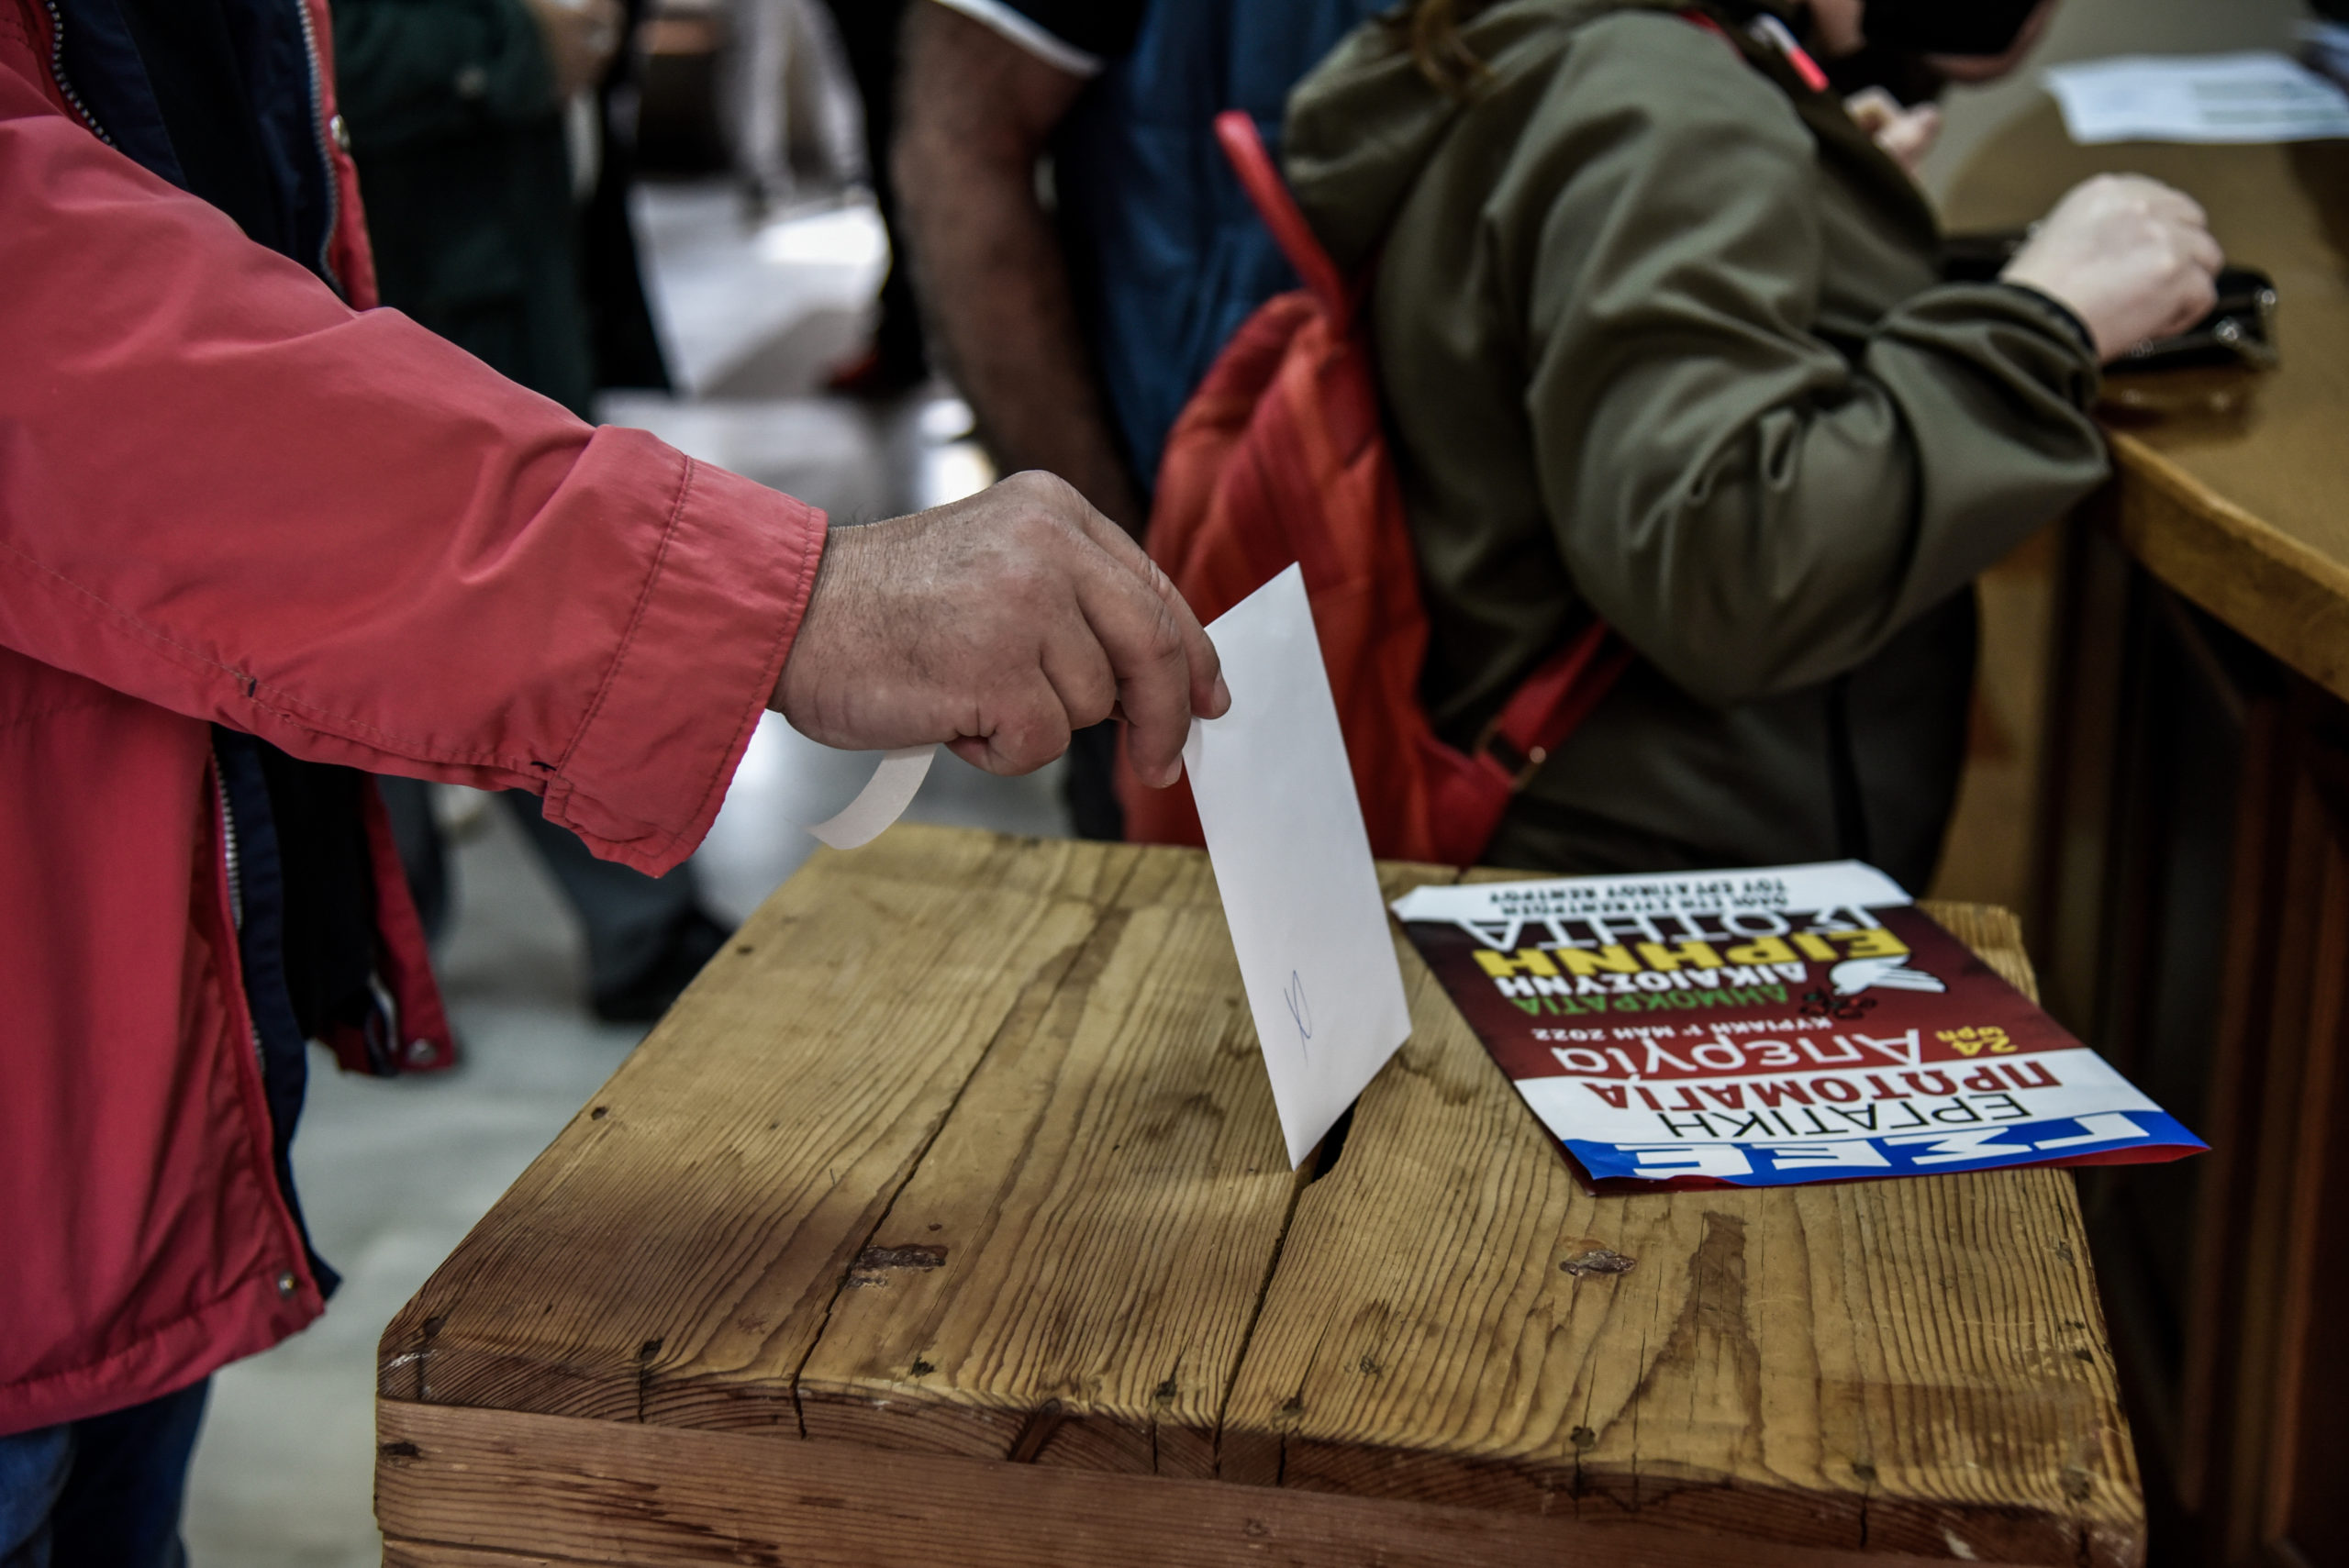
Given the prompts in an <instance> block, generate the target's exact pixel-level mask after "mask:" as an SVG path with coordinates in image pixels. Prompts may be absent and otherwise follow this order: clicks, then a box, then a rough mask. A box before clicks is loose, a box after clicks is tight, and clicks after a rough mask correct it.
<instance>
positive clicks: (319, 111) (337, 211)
mask: <svg viewBox="0 0 2349 1568" xmlns="http://www.w3.org/2000/svg"><path fill="white" fill-rule="evenodd" d="M50 9H51V10H52V11H53V10H55V9H56V0H50ZM294 10H295V15H297V16H299V17H301V18H302V53H303V57H304V59H305V60H306V61H307V62H308V64H309V67H310V144H311V146H312V147H313V148H314V149H316V150H317V154H318V166H319V167H320V168H321V169H323V170H324V171H325V172H326V176H327V227H326V232H325V233H324V234H323V235H321V236H320V237H319V239H318V275H319V276H320V277H322V278H324V279H326V281H327V286H328V287H329V288H331V289H333V290H334V292H335V293H337V294H339V295H343V298H344V300H345V301H346V302H348V301H349V299H350V295H348V294H345V293H344V290H343V286H342V280H341V279H340V277H338V276H336V275H335V270H334V235H335V229H336V228H337V227H338V226H339V225H340V221H341V214H342V182H341V180H340V178H339V177H338V175H337V172H336V170H335V164H334V149H333V148H332V147H331V146H330V145H328V138H329V137H330V136H331V134H332V132H331V131H330V130H329V129H328V126H327V95H326V72H325V70H324V69H323V68H322V67H321V66H320V65H319V63H318V34H317V25H316V24H315V23H314V22H312V20H311V19H310V0H294Z"/></svg>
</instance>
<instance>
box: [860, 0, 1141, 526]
mask: <svg viewBox="0 0 2349 1568" xmlns="http://www.w3.org/2000/svg"><path fill="white" fill-rule="evenodd" d="M907 21H908V24H909V25H908V27H907V68H906V69H907V84H906V91H905V101H906V103H907V110H906V112H905V115H904V117H903V120H902V122H901V124H900V126H899V129H898V139H897V147H896V157H895V161H894V168H895V172H896V179H897V188H898V193H899V200H900V205H901V208H902V211H903V214H904V226H905V228H906V230H907V239H908V240H909V241H910V243H911V246H912V250H913V257H912V260H913V263H914V276H915V279H916V282H917V284H918V286H919V290H920V293H921V296H922V302H923V308H924V311H925V314H926V315H927V317H928V318H929V319H930V323H931V326H932V328H933V331H934V333H935V336H936V338H937V339H938V340H939V342H940V345H941V347H942V349H943V350H944V354H945V359H946V364H947V369H948V371H949V373H951V374H952V377H953V378H954V382H955V384H957V385H958V386H959V387H961V388H962V390H963V395H964V396H965V397H967V398H968V399H969V400H970V403H971V407H972V410H973V412H974V414H975V415H976V417H977V418H978V422H979V430H980V434H981V437H982V438H983V439H985V442H986V444H987V446H988V449H989V450H991V451H992V452H993V453H994V455H995V457H996V462H998V463H999V464H1000V465H1001V466H1002V467H1003V468H1005V469H1006V470H1007V471H1008V470H1013V469H1027V468H1040V469H1043V470H1046V471H1048V472H1050V473H1057V474H1059V475H1060V476H1061V477H1062V478H1063V479H1065V480H1067V481H1068V482H1069V483H1070V484H1073V485H1074V486H1075V487H1076V488H1077V490H1078V491H1079V492H1081V493H1082V494H1083V495H1085V498H1086V499H1087V500H1088V501H1090V502H1092V503H1093V505H1094V506H1096V507H1097V508H1098V509H1099V510H1100V511H1101V512H1102V513H1104V514H1105V515H1107V516H1108V517H1111V518H1113V519H1115V520H1116V521H1117V522H1118V523H1119V525H1121V526H1122V527H1124V528H1127V529H1128V530H1129V531H1130V532H1132V533H1134V534H1135V535H1137V536H1139V535H1140V533H1141V526H1142V522H1143V520H1144V519H1143V513H1142V506H1141V498H1140V496H1139V495H1137V493H1136V490H1135V485H1134V483H1133V480H1132V478H1131V477H1130V475H1129V474H1128V473H1127V471H1126V467H1125V463H1124V462H1123V460H1122V459H1121V458H1120V457H1119V454H1118V449H1117V446H1116V443H1115V441H1114V439H1112V437H1111V434H1110V428H1109V421H1108V413H1107V411H1106V408H1105V406H1104V405H1103V400H1102V395H1101V389H1100V385H1099V383H1098V381H1097V379H1096V377H1095V375H1094V373H1093V368H1092V364H1091V361H1090V358H1089V356H1088V355H1087V353H1086V350H1085V343H1084V339H1083V338H1082V336H1081V335H1080V333H1079V331H1078V328H1077V320H1076V311H1075V306H1074V302H1073V300H1072V297H1071V294H1070V289H1069V279H1068V267H1067V263H1066V261H1064V259H1063V256H1062V253H1061V248H1060V242H1059V239H1058V238H1057V236H1055V235H1054V233H1053V231H1052V220H1051V219H1050V217H1047V215H1046V214H1045V212H1044V210H1043V207H1042V205H1041V203H1040V202H1039V201H1038V199H1037V195H1036V188H1035V152H1036V147H1037V145H1038V143H1039V141H1040V139H1041V134H1042V128H1040V127H1035V126H1033V125H1032V124H1030V125H1027V126H1023V125H1022V124H1020V123H1019V117H1017V116H1012V117H1007V116H1006V115H1005V114H1004V113H1003V107H1002V106H1003V105H1004V103H1005V101H1006V99H1007V98H1008V97H1018V96H1019V84H1018V83H1005V82H1003V81H1001V80H999V79H997V73H996V71H993V70H991V69H990V67H1001V68H1002V69H1003V71H1004V72H1006V73H1012V74H1016V73H1019V72H1028V71H1030V70H1032V69H1033V67H1032V64H1031V63H1030V62H1027V61H1019V60H1017V59H1014V60H1003V59H1000V58H999V57H1000V55H1001V54H1002V51H1005V50H1009V49H1010V47H1011V46H1009V45H1007V44H1004V43H1003V42H1002V41H1001V40H1000V39H996V38H995V37H994V36H993V35H991V34H988V33H986V32H985V29H983V28H978V27H977V26H976V25H975V24H974V23H972V22H970V21H968V20H967V19H965V18H964V17H960V16H958V15H956V14H954V13H952V12H948V11H945V10H943V9H941V8H940V7H937V6H917V7H916V8H915V10H914V12H913V14H912V15H911V16H910V17H908V18H907ZM1067 91H1068V95H1071V96H1073V95H1074V83H1071V84H1070V85H1069V87H1068V89H1067ZM1027 96H1028V101H1029V103H1030V107H1031V109H1032V108H1034V107H1035V106H1034V105H1033V99H1034V97H1035V94H1034V93H1033V92H1032V91H1031V92H1030V93H1029V94H1028V95H1027ZM1063 106H1064V103H1063ZM1041 107H1042V109H1043V110H1046V111H1049V110H1050V108H1051V105H1050V103H1049V100H1048V101H1047V103H1046V104H1045V105H1044V106H1041ZM1053 117H1055V118H1056V117H1057V116H1056V115H1055V116H1053ZM1007 118H1009V119H1010V121H1011V123H1008V124H1007V123H1006V122H1007ZM1031 119H1032V116H1031Z"/></svg>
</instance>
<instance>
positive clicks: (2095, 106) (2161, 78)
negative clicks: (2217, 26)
mask: <svg viewBox="0 0 2349 1568" xmlns="http://www.w3.org/2000/svg"><path fill="white" fill-rule="evenodd" d="M2046 83H2047V90H2048V91H2049V92H2050V93H2053V94H2054V95H2055V101H2056V103H2058V104H2059V105H2061V106H2063V110H2064V126H2065V129H2066V130H2068V131H2069V132H2070V133H2071V137H2072V139H2073V140H2074V141H2076V142H2078V143H2080V144H2081V145H2083V146H2088V145H2093V144H2095V143H2098V142H2107V141H2194V142H2257V141H2312V140H2317V139H2323V138H2328V137H2349V94H2344V93H2343V91H2342V90H2341V88H2340V86H2339V85H2338V84H2336V83H2333V82H2332V80H2331V79H2330V78H2328V77H2325V76H2321V75H2319V74H2318V73H2317V72H2313V71H2310V70H2309V69H2308V68H2307V67H2306V66H2304V65H2301V64H2300V63H2299V61H2295V60H2293V59H2291V58H2290V57H2289V56H2288V55H2283V54H2277V53H2276V52H2274V51H2272V50H2252V51H2249V52H2246V53H2243V54H2207V55H2154V54H2132V55H2122V56H2120V57H2118V58H2116V59H2112V60H2091V61H2081V62H2079V63H2077V64H2074V65H2059V66H2055V67H2054V68H2052V69H2051V70H2049V72H2047V76H2046Z"/></svg>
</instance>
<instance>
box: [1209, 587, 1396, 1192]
mask: <svg viewBox="0 0 2349 1568" xmlns="http://www.w3.org/2000/svg"><path fill="white" fill-rule="evenodd" d="M1208 635H1209V636H1210V637H1212V638H1213V639H1215V646H1216V651H1217V652H1218V653H1219V654H1220V655H1221V656H1222V660H1223V674H1224V679H1225V680H1226V681H1227V682H1228V683H1229V684H1230V687H1231V710H1230V712H1229V713H1227V714H1225V715H1224V716H1223V717H1221V718H1211V719H1194V720H1192V722H1191V733H1190V737H1189V739H1188V740H1186V742H1185V744H1184V747H1183V762H1184V766H1185V767H1186V770H1187V771H1188V772H1189V773H1190V776H1191V793H1192V795H1193V796H1194V797H1195V798H1196V799H1197V801H1198V806H1199V821H1200V824H1201V825H1202V826H1203V827H1204V828H1206V829H1207V840H1208V856H1209V858H1210V859H1211V860H1212V861H1213V862H1214V864H1215V880H1216V888H1217V891H1218V892H1219V893H1220V894H1221V895H1222V898H1223V913H1224V917H1225V919H1226V921H1227V922H1228V923H1229V924H1230V927H1231V943H1232V946H1233V947H1234V948H1235V949H1236V950H1237V951H1238V952H1239V954H1240V977H1241V980H1242V981H1243V982H1244V983H1245V984H1246V985H1247V988H1248V1010H1249V1012H1250V1013H1251V1014H1252V1015H1253V1016H1254V1018H1255V1020H1256V1035H1257V1039H1258V1041H1259V1043H1260V1044H1261V1045H1262V1046H1263V1048H1264V1071H1265V1072H1266V1073H1268V1074H1270V1075H1271V1077H1272V1081H1273V1102H1274V1104H1275V1106H1277V1107H1278V1108H1279V1111H1280V1118H1281V1134H1282V1136H1283V1138H1284V1139H1285V1140H1286V1141H1287V1144H1288V1159H1289V1163H1290V1164H1291V1165H1292V1166H1294V1165H1296V1164H1297V1162H1300V1161H1302V1160H1303V1159H1304V1158H1305V1156H1306V1155H1307V1154H1308V1153H1309V1152H1311V1151H1312V1149H1313V1146H1314V1145H1315V1144H1317V1143H1319V1141H1320V1140H1321V1135H1322V1134H1323V1133H1325V1132H1327V1131H1329V1130H1330V1124H1331V1123H1332V1122H1334V1121H1336V1120H1337V1119H1338V1118H1339V1116H1340V1115H1341V1113H1342V1112H1343V1111H1344V1110H1345V1108H1346V1107H1347V1106H1350V1105H1352V1104H1353V1100H1354V1096H1355V1095H1359V1094H1361V1093H1362V1091H1363V1086H1364V1084H1368V1083H1369V1082H1370V1081H1371V1079H1372V1077H1374V1076H1375V1074H1376V1073H1377V1072H1378V1070H1379V1068H1381V1067H1382V1066H1384V1065H1386V1059H1387V1058H1388V1057H1389V1056H1392V1055H1393V1054H1394V1053H1395V1048H1396V1047H1397V1046H1399V1045H1401V1044H1402V1043H1403V1041H1404V1040H1405V1039H1406V1038H1408V1036H1409V1034H1410V1032H1411V1018H1410V1009H1409V1007H1408V1005H1407V1004H1406V1002H1405V1000H1404V996H1403V973H1402V970H1401V969H1400V968H1399V967H1398V966H1397V963H1396V961H1395V942H1394V939H1393V938H1392V937H1391V936H1390V935H1389V934H1388V931H1387V925H1386V906H1385V904H1384V903H1383V901H1382V900H1381V899H1380V897H1379V892H1378V874H1377V873H1376V872H1375V870H1374V869H1373V868H1372V866H1371V862H1370V836H1369V834H1368V833H1366V832H1365V831H1364V828H1363V825H1362V803H1361V802H1360V801H1359V800H1358V799H1356V798H1355V795H1354V778H1353V771H1352V769H1350V768H1349V767H1348V766H1347V762H1346V742H1345V738H1344V736H1342V735H1341V733H1340V732H1339V729H1338V706H1337V704H1336V702H1335V701H1334V700H1333V699H1332V698H1331V697H1330V677H1329V673H1328V672H1327V671H1325V670H1324V669H1323V668H1322V666H1321V645H1320V643H1319V641H1318V640H1317V639H1315V637H1314V634H1313V612H1312V610H1311V609H1310V608H1309V607H1308V605H1307V603H1306V598H1305V577H1304V574H1303V573H1301V572H1300V571H1299V570H1298V569H1297V567H1295V566H1291V567H1290V568H1289V569H1288V570H1287V571H1286V572H1284V573H1281V574H1280V575H1279V576H1277V577H1275V578H1274V579H1273V580H1272V581H1271V582H1269V583H1267V584H1264V586H1263V587H1262V588H1259V589H1257V590H1256V591H1255V592H1254V593H1253V594H1251V595H1248V597H1247V598H1245V599H1243V600H1241V602H1240V603H1239V604H1238V605H1235V606H1232V608H1231V610H1230V613H1229V614H1227V615H1225V616H1224V617H1222V618H1220V619H1219V620H1218V621H1217V622H1216V623H1215V624H1214V625H1213V626H1211V627H1209V628H1208Z"/></svg>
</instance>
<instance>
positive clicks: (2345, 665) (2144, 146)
mask: <svg viewBox="0 0 2349 1568" xmlns="http://www.w3.org/2000/svg"><path fill="white" fill-rule="evenodd" d="M2122 170H2125V171H2128V172H2135V173H2142V174H2149V175H2152V176H2153V177H2154V178H2155V179H2157V180H2164V181H2166V182H2168V183H2171V184H2174V185H2176V186H2177V187H2178V188H2180V189H2181V190H2184V191H2185V192H2187V194H2188V195H2191V196H2193V197H2194V198H2195V199H2196V200H2198V201H2199V202H2200V203H2201V204H2202V206H2203V208H2204V210H2205V211H2207V212H2208V213H2209V214H2210V229H2211V232H2212V233H2213V234H2214V235H2216V236H2217V237H2218V239H2219V242H2220V244H2221V245H2222V246H2224V247H2225V248H2226V250H2227V253H2228V254H2229V255H2230V256H2231V257H2235V258H2239V259H2240V260H2242V261H2245V262H2248V263H2249V264H2251V265H2253V266H2256V267H2258V268H2260V269H2261V270H2263V271H2265V272H2267V273H2268V274H2269V275H2270V276H2271V277H2273V278H2274V279H2275V280H2276V289H2277V295H2278V296H2279V297H2280V298H2281V300H2282V306H2281V310H2280V315H2279V317H2278V321H2277V339H2278V341H2279V342H2280V344H2281V345H2282V348H2283V363H2282V364H2281V366H2280V367H2279V368H2277V370H2276V371H2274V372H2272V373H2267V374H2264V375H2260V376H2258V377H2256V378H2253V379H2252V380H2250V381H2249V382H2248V383H2247V384H2246V395H2245V396H2244V397H2243V400H2242V401H2241V402H2240V404H2238V405H2237V406H2235V407H2234V408H2233V409H2232V410H2231V411H2228V412H2222V413H2212V414H2209V415H2205V416H2201V417H2175V416H2173V417H2158V418H2134V417H2125V416H2124V417H2117V418H2114V419H2112V420H2110V421H2109V424H2110V429H2111V432H2112V452H2113V462H2114V466H2115V468H2116V470H2117V471H2118V474H2119V478H2120V482H2121V483H2120V495H2119V496H2118V497H2117V499H2118V502H2119V506H2118V511H2117V516H2116V517H2115V518H2114V521H2115V524H2116V526H2117V528H2118V529H2119V532H2120V536H2121V539H2122V540H2123V541H2124V542H2125V543H2126V545H2127V546H2128V549H2129V550H2130V552H2131V553H2132V555H2134V556H2135V557H2136V558H2137V559H2138V560H2139V561H2141V562H2143V564H2144V565H2145V567H2146V569H2147V570H2148V571H2150V572H2152V573H2154V576H2155V577H2157V578H2159V579H2160V580H2161V581H2162V582H2163V583H2165V584H2167V585H2168V586H2169V587H2171V588H2173V589H2175V590H2176V592H2178V593H2179V594H2181V595H2184V596H2185V597H2186V598H2188V600H2190V601H2192V602H2193V603H2194V604H2196V605H2198V606H2200V607H2202V608H2203V609H2205V610H2207V611H2209V612H2210V614H2212V615H2214V616H2216V617H2218V618H2219V619H2220V620H2221V621H2223V622H2224V623H2226V624H2227V625H2228V626H2230V627H2232V628H2233V629H2234V630H2236V631H2238V632H2240V633H2242V634H2243V636H2244V637H2247V638H2249V639H2251V640H2252V641H2253V642H2254V643H2256V644H2258V645H2259V646H2260V647H2261V648H2264V649H2266V651H2268V652H2269V653H2272V654H2274V655H2275V656H2276V657H2277V659H2279V660H2281V661H2283V662H2285V663H2286V664H2288V665H2289V666H2290V667H2291V668H2293V669H2294V670H2297V671H2299V673H2302V674H2304V675H2306V676H2308V677H2309V678H2310V680H2313V681H2315V682H2316V683H2317V684H2320V685H2322V686H2323V687H2325V688H2326V689H2327V690H2329V691H2331V692H2332V694H2333V695H2335V696H2340V697H2349V264H2344V261H2343V243H2344V240H2349V142H2334V141H2319V142H2301V143H2296V144H2293V145H2289V146H2261V147H2187V146H2175V145H2170V144H2166V143H2158V142H2124V143H2120V144H2117V145H2112V146H2104V147H2077V146H2075V145H2073V143H2072V141H2071V139H2070V138H2069V137H2068V136H2066V135H2065V131H2064V122H2063V117H2062V116H2061V115H2059V114H2058V113H2057V112H2056V109H2055V106H2054V103H2053V102H2043V104H2041V106H2039V107H2038V108H2036V109H2035V110H2033V111H2032V112H2031V113H2029V114H2025V115H2022V116H2021V117H2018V118H2017V119H2016V120H2015V122H2014V123H2013V124H2012V125H2010V126H2009V127H2008V128H2006V129H2005V130H2004V131H2002V132H2000V133H1999V134H1998V136H1996V137H1994V138H1993V139H1991V140H1990V141H1989V142H1987V144H1986V145H1985V146H1984V148H1983V149H1982V150H1981V151H1980V152H1979V153H1977V154H1976V158H1975V160H1974V161H1973V162H1972V163H1971V164H1970V165H1968V167H1967V169H1966V171H1965V174H1964V175H1963V176H1962V177H1961V178H1960V179H1959V181H1958V182H1957V184H1956V186H1955V187H1954V190H1953V191H1952V192H1951V195H1950V200H1949V203H1948V208H1947V215H1946V216H1947V221H1948V225H1949V227H1950V228H1951V229H1952V230H1953V231H1959V232H1962V231H1967V230H1974V229H1991V228H2016V227H2020V226H2021V225H2023V224H2026V223H2029V222H2032V220H2034V219H2036V218H2038V217H2043V215H2044V214H2045V213H2046V211H2047V209H2048V208H2049V207H2051V206H2054V204H2055V201H2056V199H2057V198H2058V197H2060V196H2061V195H2063V194H2064V193H2065V191H2067V190H2069V189H2071V188H2072V186H2074V185H2076V184H2077V183H2079V182H2080V181H2082V180H2085V179H2087V178H2088V177H2090V176H2091V175H2094V174H2099V173H2104V172H2112V171H2122Z"/></svg>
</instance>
